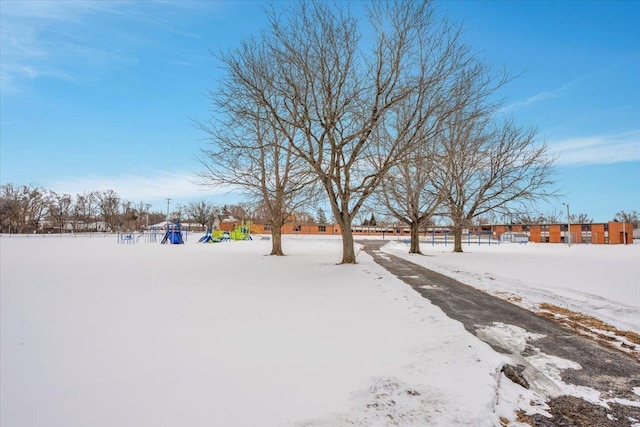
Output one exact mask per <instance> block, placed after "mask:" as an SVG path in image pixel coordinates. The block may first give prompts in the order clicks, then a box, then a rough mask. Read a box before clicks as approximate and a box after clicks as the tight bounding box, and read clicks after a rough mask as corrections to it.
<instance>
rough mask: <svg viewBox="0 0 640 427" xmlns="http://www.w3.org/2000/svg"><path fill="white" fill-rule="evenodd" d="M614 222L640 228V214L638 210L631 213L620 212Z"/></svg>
mask: <svg viewBox="0 0 640 427" xmlns="http://www.w3.org/2000/svg"><path fill="white" fill-rule="evenodd" d="M613 220H614V221H618V222H626V223H629V224H632V225H633V228H638V227H640V214H639V213H638V211H636V210H632V211H630V212H626V211H620V212H618V213H616V215H615V216H614V217H613Z"/></svg>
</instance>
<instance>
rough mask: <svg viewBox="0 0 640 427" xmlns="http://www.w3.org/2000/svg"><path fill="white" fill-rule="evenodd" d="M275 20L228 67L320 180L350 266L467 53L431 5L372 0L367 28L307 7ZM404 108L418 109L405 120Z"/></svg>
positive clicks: (319, 6) (342, 12) (334, 11)
mask: <svg viewBox="0 0 640 427" xmlns="http://www.w3.org/2000/svg"><path fill="white" fill-rule="evenodd" d="M269 18H270V26H269V28H268V29H266V30H265V31H263V33H262V34H261V38H260V39H259V40H257V41H255V42H253V43H255V48H252V49H239V50H237V51H234V52H231V53H229V54H227V55H224V56H223V57H222V60H223V62H224V63H225V64H226V69H227V72H228V74H229V75H230V79H232V80H233V81H234V82H235V83H237V84H239V85H240V86H241V87H242V92H243V93H244V94H247V95H248V96H249V97H252V98H253V99H254V100H256V101H257V103H258V105H259V106H260V109H259V111H260V114H261V115H263V117H264V119H261V120H265V119H266V120H267V121H268V122H269V123H273V124H274V125H275V126H276V127H277V130H278V132H280V133H281V134H282V135H283V138H282V139H281V141H282V142H284V145H283V148H285V149H286V150H287V151H288V152H290V153H292V154H294V155H295V156H296V157H297V158H299V159H303V160H304V161H305V162H306V164H307V165H308V166H309V167H310V169H311V170H312V171H313V172H314V174H315V175H316V177H317V179H318V181H319V183H320V185H321V186H322V187H323V188H324V191H325V193H326V196H327V197H328V200H329V204H330V206H331V210H332V213H333V216H334V218H335V220H336V222H337V223H338V225H339V226H340V230H341V234H342V242H343V254H342V263H355V262H356V256H355V251H354V242H353V235H352V231H351V224H352V221H353V219H354V218H355V217H356V215H357V214H358V212H359V210H360V209H361V208H362V206H363V204H364V203H365V201H366V200H367V199H368V198H369V197H370V196H371V194H372V193H373V191H374V190H375V189H376V188H377V187H378V186H379V185H380V182H381V181H382V180H383V179H384V177H385V176H386V174H387V172H388V171H389V169H390V168H391V167H392V166H394V165H395V164H397V163H398V162H400V161H401V160H402V159H403V158H404V157H405V156H406V155H407V153H408V152H409V151H410V149H411V146H412V144H413V138H410V137H408V135H409V134H411V133H413V132H416V131H418V130H419V129H420V128H421V126H422V123H424V122H425V121H428V120H429V118H430V117H431V116H430V115H429V114H428V108H426V106H429V105H432V104H434V103H438V102H442V92H441V89H442V88H443V87H444V86H445V85H446V83H447V80H448V78H449V76H450V75H451V74H452V73H455V72H456V71H457V70H458V69H459V67H461V66H462V64H461V62H462V61H461V59H460V58H461V57H464V55H463V54H462V53H463V51H464V49H463V47H462V46H461V45H460V44H459V43H458V39H457V34H458V32H457V30H456V29H451V28H450V27H449V26H448V25H447V24H446V23H443V22H441V21H440V20H439V19H438V18H437V17H436V14H435V11H434V8H433V2H431V1H424V2H404V1H392V2H373V1H372V2H371V3H369V6H368V8H367V18H368V19H363V20H358V19H356V18H355V17H354V16H353V15H352V14H351V12H350V11H349V10H346V9H345V8H343V4H329V3H326V2H321V1H309V2H299V3H296V5H295V6H294V7H292V8H291V9H289V10H288V11H286V12H284V13H282V14H279V13H275V12H271V13H269ZM360 23H362V26H360ZM363 33H366V38H365V37H361V35H362V34H363ZM250 44H251V43H250V42H247V43H245V45H244V46H247V45H250ZM408 99H412V100H413V102H412V103H409V102H406V103H405V101H407V100H408ZM401 103H405V104H404V105H405V106H407V108H409V106H411V107H412V108H411V109H410V110H408V109H407V108H405V109H404V110H403V111H402V114H404V117H403V120H402V121H399V120H397V117H395V115H397V114H398V113H399V110H398V109H397V108H396V107H397V106H398V105H399V104H401ZM396 124H401V126H398V127H394V125H396Z"/></svg>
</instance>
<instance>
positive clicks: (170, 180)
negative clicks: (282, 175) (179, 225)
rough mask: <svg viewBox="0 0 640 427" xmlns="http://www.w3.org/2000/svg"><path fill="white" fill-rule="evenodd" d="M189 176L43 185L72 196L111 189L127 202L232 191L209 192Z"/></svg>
mask: <svg viewBox="0 0 640 427" xmlns="http://www.w3.org/2000/svg"><path fill="white" fill-rule="evenodd" d="M198 182H199V179H198V177H197V176H195V175H193V174H192V173H176V172H155V173H152V174H149V175H124V176H113V177H109V176H88V177H71V178H65V179H62V180H55V181H52V182H48V183H43V185H44V186H45V187H46V188H49V189H51V190H53V191H55V192H59V193H67V194H71V195H75V194H82V193H84V192H87V191H105V190H113V191H115V192H116V193H118V195H119V196H120V197H121V198H123V199H126V200H131V201H153V200H159V199H164V198H166V197H171V198H173V199H187V198H196V197H209V196H213V195H223V194H226V193H227V192H229V191H231V190H232V189H212V188H209V187H206V186H203V185H199V184H198Z"/></svg>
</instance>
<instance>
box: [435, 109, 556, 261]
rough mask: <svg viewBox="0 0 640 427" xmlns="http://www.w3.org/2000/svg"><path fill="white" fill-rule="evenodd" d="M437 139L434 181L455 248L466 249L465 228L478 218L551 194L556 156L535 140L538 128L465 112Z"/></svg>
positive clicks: (451, 121) (547, 196)
mask: <svg viewBox="0 0 640 427" xmlns="http://www.w3.org/2000/svg"><path fill="white" fill-rule="evenodd" d="M439 141H440V144H441V154H440V159H439V161H437V162H435V163H434V165H435V169H436V171H437V172H436V173H435V174H434V176H435V177H436V178H435V179H434V180H433V181H432V184H433V185H434V187H436V188H440V189H441V190H442V191H443V194H444V197H443V203H444V205H445V206H446V208H447V213H448V216H449V217H450V219H451V221H452V222H453V232H454V252H462V231H463V229H464V228H465V227H468V226H469V225H471V223H472V220H473V219H474V218H476V217H478V216H481V215H484V214H486V213H488V212H498V213H500V212H501V211H502V212H506V211H507V210H508V209H510V207H512V206H514V205H517V204H530V203H533V202H537V201H540V200H544V199H547V198H549V197H551V196H552V195H553V191H552V190H551V189H550V185H551V184H552V183H553V180H552V175H553V162H554V159H553V158H552V157H551V156H549V153H548V148H547V146H546V145H545V144H542V143H537V141H536V131H535V129H526V128H523V127H521V126H517V125H516V124H515V123H514V122H513V121H510V120H504V121H499V120H492V119H491V117H487V116H484V115H482V114H479V115H476V114H474V111H471V112H469V111H461V112H459V113H458V114H456V115H455V116H453V117H452V118H451V119H450V120H449V121H448V123H447V128H446V130H445V132H443V133H442V134H441V135H440V137H439Z"/></svg>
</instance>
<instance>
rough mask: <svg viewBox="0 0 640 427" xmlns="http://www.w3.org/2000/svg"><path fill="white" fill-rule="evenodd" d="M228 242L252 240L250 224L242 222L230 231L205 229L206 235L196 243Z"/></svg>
mask: <svg viewBox="0 0 640 427" xmlns="http://www.w3.org/2000/svg"><path fill="white" fill-rule="evenodd" d="M229 240H253V239H252V238H251V223H250V222H244V221H243V222H242V224H240V225H237V226H235V227H234V228H233V230H231V231H223V230H211V229H207V233H206V234H205V235H204V236H202V237H201V238H200V239H199V240H198V241H199V242H200V243H218V242H228V241H229Z"/></svg>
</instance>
